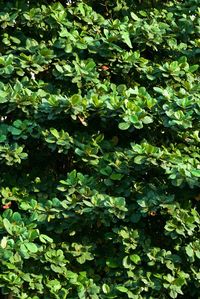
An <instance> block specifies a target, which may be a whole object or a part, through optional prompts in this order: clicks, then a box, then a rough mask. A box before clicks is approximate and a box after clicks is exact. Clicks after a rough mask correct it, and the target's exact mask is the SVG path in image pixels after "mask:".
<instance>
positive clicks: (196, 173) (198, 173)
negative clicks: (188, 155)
mask: <svg viewBox="0 0 200 299" xmlns="http://www.w3.org/2000/svg"><path fill="white" fill-rule="evenodd" d="M191 174H192V175H193V176H196V177H198V178H199V177H200V169H195V170H192V171H191Z"/></svg>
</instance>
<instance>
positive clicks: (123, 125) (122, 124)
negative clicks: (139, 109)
mask: <svg viewBox="0 0 200 299" xmlns="http://www.w3.org/2000/svg"><path fill="white" fill-rule="evenodd" d="M129 127H130V124H129V123H124V122H122V123H119V129H120V130H128V128H129Z"/></svg>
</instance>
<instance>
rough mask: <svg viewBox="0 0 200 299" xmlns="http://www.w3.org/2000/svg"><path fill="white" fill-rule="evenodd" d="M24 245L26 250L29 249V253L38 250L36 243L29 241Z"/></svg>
mask: <svg viewBox="0 0 200 299" xmlns="http://www.w3.org/2000/svg"><path fill="white" fill-rule="evenodd" d="M24 245H25V246H26V248H27V249H28V251H30V252H31V253H36V252H37V251H38V247H37V245H36V244H34V243H32V242H30V243H24Z"/></svg>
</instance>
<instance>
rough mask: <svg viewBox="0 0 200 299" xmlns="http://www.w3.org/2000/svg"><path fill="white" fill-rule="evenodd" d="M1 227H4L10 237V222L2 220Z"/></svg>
mask: <svg viewBox="0 0 200 299" xmlns="http://www.w3.org/2000/svg"><path fill="white" fill-rule="evenodd" d="M3 225H4V227H5V229H6V230H7V232H8V233H9V234H10V235H12V234H13V232H12V224H11V223H10V221H9V220H8V219H6V218H5V219H3Z"/></svg>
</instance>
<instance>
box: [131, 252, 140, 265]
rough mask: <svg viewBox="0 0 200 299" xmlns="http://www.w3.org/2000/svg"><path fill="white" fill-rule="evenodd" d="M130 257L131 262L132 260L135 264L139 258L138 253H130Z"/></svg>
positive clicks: (138, 261)
mask: <svg viewBox="0 0 200 299" xmlns="http://www.w3.org/2000/svg"><path fill="white" fill-rule="evenodd" d="M130 259H131V261H132V262H134V263H135V264H136V265H137V264H139V263H140V261H141V259H140V257H139V255H137V254H132V255H130Z"/></svg>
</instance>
